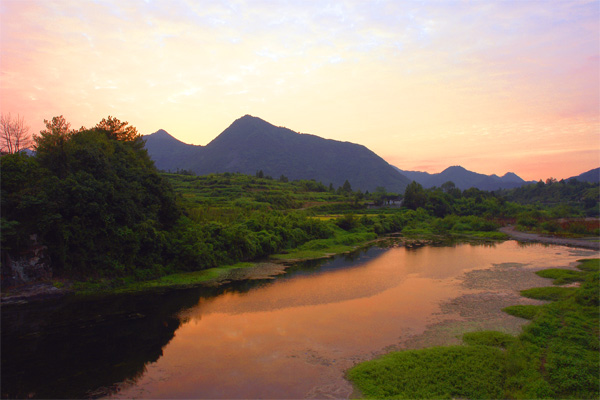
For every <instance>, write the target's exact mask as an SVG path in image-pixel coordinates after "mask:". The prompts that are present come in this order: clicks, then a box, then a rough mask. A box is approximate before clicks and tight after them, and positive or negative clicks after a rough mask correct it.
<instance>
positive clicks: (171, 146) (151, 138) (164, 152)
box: [144, 129, 203, 171]
mask: <svg viewBox="0 0 600 400" xmlns="http://www.w3.org/2000/svg"><path fill="white" fill-rule="evenodd" d="M144 139H145V140H146V150H148V154H149V155H150V157H151V158H152V159H153V160H154V164H155V165H156V167H157V168H158V169H162V170H165V171H176V170H177V169H187V170H189V169H190V167H191V164H192V161H193V159H194V158H195V157H197V156H198V154H201V153H202V150H203V147H202V146H194V145H191V144H186V143H183V142H182V141H180V140H177V139H175V138H174V137H173V136H171V135H169V134H168V133H167V131H165V130H163V129H160V130H158V131H156V132H154V133H153V134H151V135H146V136H144Z"/></svg>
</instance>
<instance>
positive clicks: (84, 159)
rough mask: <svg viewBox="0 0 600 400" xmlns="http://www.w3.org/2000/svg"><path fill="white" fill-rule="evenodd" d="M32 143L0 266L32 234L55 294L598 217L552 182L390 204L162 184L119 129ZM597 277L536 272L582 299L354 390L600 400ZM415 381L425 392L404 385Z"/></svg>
mask: <svg viewBox="0 0 600 400" xmlns="http://www.w3.org/2000/svg"><path fill="white" fill-rule="evenodd" d="M35 141H36V155H35V156H27V155H25V154H23V153H18V154H9V155H3V156H2V157H1V158H0V163H1V168H2V181H1V191H0V195H1V217H2V219H1V223H2V250H3V260H2V265H3V268H4V266H5V265H6V259H5V256H6V255H7V254H12V255H18V254H20V253H22V252H23V251H25V250H27V248H28V247H29V246H31V240H30V235H32V234H35V235H36V236H37V241H38V243H41V244H43V245H44V246H46V247H47V251H48V253H49V258H50V259H51V260H52V268H53V274H54V279H55V284H56V285H63V284H64V283H63V282H67V284H72V287H73V288H74V289H75V290H77V291H80V292H84V293H89V292H97V291H100V292H106V291H110V292H114V291H120V290H128V288H134V289H136V290H137V289H145V288H152V287H160V286H179V285H189V284H197V283H199V282H203V281H206V280H210V279H217V278H219V277H222V276H223V275H224V274H227V273H228V272H229V271H231V270H234V269H239V268H247V267H249V266H252V265H255V264H254V262H255V261H257V260H264V259H265V258H267V257H270V258H272V259H279V260H290V259H299V258H315V257H323V256H328V255H330V254H335V253H341V252H345V251H349V250H352V249H354V248H356V247H357V246H360V245H363V244H364V243H366V242H369V241H372V240H375V239H377V238H378V237H379V236H381V235H384V234H388V233H401V234H402V235H403V236H404V237H408V238H415V240H422V239H423V238H425V239H429V240H431V239H434V240H442V239H446V238H452V237H454V238H466V239H473V238H479V239H484V240H497V239H504V238H505V236H504V235H503V234H502V233H500V232H498V231H497V228H498V227H500V226H501V225H504V224H507V223H512V224H515V225H517V226H518V227H519V229H523V230H529V231H537V232H542V233H551V234H554V235H563V236H581V235H587V236H590V235H593V236H598V225H597V220H596V221H595V222H590V221H587V220H585V217H589V216H592V217H597V216H598V197H599V196H598V184H591V183H584V182H576V181H568V182H563V181H561V182H555V181H552V180H550V181H548V182H546V183H543V182H540V183H538V184H535V185H532V186H531V187H530V188H525V189H516V190H512V191H510V190H509V191H501V192H487V191H481V190H478V189H468V190H462V191H461V190H459V189H457V188H456V187H455V185H454V184H453V183H452V182H447V183H445V184H444V185H442V187H440V188H433V189H424V188H423V187H422V186H421V185H419V184H418V183H416V182H413V183H411V184H410V185H408V187H407V189H406V191H405V193H404V194H396V193H388V192H387V191H386V190H385V188H383V187H381V188H377V190H375V191H374V192H372V193H369V192H364V193H363V192H361V191H360V190H353V189H352V187H351V184H350V182H348V181H346V183H345V184H344V185H343V186H340V187H338V188H334V187H333V185H331V184H329V185H328V186H326V185H325V184H323V183H321V182H316V181H313V180H301V181H289V180H288V179H287V178H286V177H285V176H283V175H281V176H279V177H278V178H272V177H269V176H265V175H264V174H263V173H262V171H257V172H256V174H255V175H253V176H250V175H244V174H238V173H221V174H210V175H205V176H194V175H193V174H191V173H189V172H188V171H178V173H175V174H167V173H161V172H159V171H157V170H156V168H155V167H154V164H153V162H152V160H151V159H150V158H149V157H148V154H147V152H146V150H145V149H144V142H143V139H142V137H141V136H140V135H139V134H138V133H137V131H136V130H135V128H133V127H131V126H129V125H128V124H127V123H126V122H121V121H119V120H117V119H115V118H112V117H108V119H104V120H102V121H101V122H100V123H98V124H97V125H96V126H95V127H93V128H90V129H86V128H81V129H79V130H73V129H71V128H70V125H69V124H68V123H67V122H66V121H65V119H64V118H62V117H56V118H54V119H53V120H52V121H46V129H45V130H44V131H42V132H40V135H39V136H38V137H37V138H36V139H35ZM349 179H350V177H349ZM527 190H530V191H532V193H535V194H536V196H537V197H536V199H537V201H536V202H533V203H532V202H530V201H529V200H527V199H529V195H527V194H524V193H526V191H527ZM399 200H403V203H402V206H401V207H400V206H398V205H397V203H398V201H399ZM597 265H598V263H597V261H588V262H586V263H584V264H582V266H581V272H580V273H576V272H573V271H567V272H565V271H562V270H548V271H545V272H540V274H545V275H544V276H546V277H549V278H551V279H555V280H556V281H557V283H565V282H574V281H575V282H582V285H581V287H580V288H548V289H538V290H530V291H527V292H524V293H523V294H524V295H527V296H532V297H536V298H542V299H548V300H553V302H552V303H549V304H547V305H544V306H540V307H534V306H514V307H509V308H508V309H507V310H506V311H507V312H509V313H512V314H513V315H518V316H521V317H524V318H528V319H532V322H531V324H529V325H528V326H527V327H526V328H525V330H524V333H523V334H522V335H521V336H519V337H517V338H513V337H508V336H506V335H502V334H499V333H494V332H484V333H472V334H468V335H466V336H465V338H464V340H465V343H467V344H469V345H468V346H459V347H451V348H434V349H427V350H423V351H407V352H401V353H395V354H391V355H389V356H386V357H384V358H383V359H381V360H376V361H373V362H372V363H367V364H364V365H360V366H358V367H356V368H355V369H353V370H351V371H350V372H349V377H350V378H351V379H352V380H354V381H355V382H356V384H357V386H358V387H360V388H361V390H362V391H363V393H364V394H365V395H366V396H369V397H371V396H372V397H478V398H482V397H495V398H498V397H514V398H521V397H577V398H587V397H589V398H594V397H598V381H597V376H598V359H597V356H598V310H597V308H598V271H597ZM73 282H74V283H73ZM502 349H504V350H502ZM415 373H416V374H417V376H418V378H419V379H411V378H410V377H411V376H413V375H414V374H415ZM411 374H413V375H411ZM436 382H437V383H436ZM421 383H422V384H423V385H421Z"/></svg>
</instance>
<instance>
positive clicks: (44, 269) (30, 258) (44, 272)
mask: <svg viewBox="0 0 600 400" xmlns="http://www.w3.org/2000/svg"><path fill="white" fill-rule="evenodd" d="M30 239H31V244H30V246H29V247H28V248H27V249H26V250H25V251H22V252H20V253H18V254H11V253H8V252H4V253H3V254H2V288H7V287H13V286H19V285H26V284H30V283H33V282H43V281H48V280H50V279H51V278H52V266H51V264H50V257H49V256H48V248H47V247H46V246H43V245H40V244H38V243H37V235H31V236H30Z"/></svg>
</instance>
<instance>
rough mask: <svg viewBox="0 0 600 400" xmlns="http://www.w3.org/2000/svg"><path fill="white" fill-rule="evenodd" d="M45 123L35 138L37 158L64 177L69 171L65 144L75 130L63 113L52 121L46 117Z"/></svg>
mask: <svg viewBox="0 0 600 400" xmlns="http://www.w3.org/2000/svg"><path fill="white" fill-rule="evenodd" d="M44 123H45V124H46V129H44V130H42V131H40V134H39V135H37V136H35V137H34V138H33V140H34V142H35V145H34V148H35V151H36V152H37V158H38V159H39V160H40V162H41V163H42V164H43V165H45V166H46V167H47V168H48V169H50V170H51V171H52V172H53V173H55V174H56V175H58V177H60V178H63V177H64V176H65V175H66V173H67V172H66V171H67V156H66V154H65V144H66V143H67V141H68V140H69V139H70V138H71V137H72V136H73V134H75V131H74V130H72V129H71V124H70V123H68V122H67V120H66V119H65V117H63V116H62V115H61V116H60V117H54V118H52V120H51V121H48V120H47V119H45V120H44ZM82 129H83V128H82Z"/></svg>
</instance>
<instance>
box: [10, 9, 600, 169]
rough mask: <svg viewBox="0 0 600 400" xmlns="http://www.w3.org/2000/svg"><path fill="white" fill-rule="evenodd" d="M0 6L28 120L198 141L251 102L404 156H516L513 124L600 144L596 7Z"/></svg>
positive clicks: (273, 115)
mask: <svg viewBox="0 0 600 400" xmlns="http://www.w3.org/2000/svg"><path fill="white" fill-rule="evenodd" d="M0 18H1V21H0V22H1V23H0V30H1V31H0V46H1V49H2V59H1V62H0V72H1V78H2V79H1V83H0V85H1V86H0V101H1V102H2V108H3V110H4V109H6V110H7V111H11V112H13V113H17V112H18V113H20V114H21V115H25V116H26V118H27V120H28V123H29V124H30V125H31V126H32V127H34V129H38V128H41V125H42V121H43V119H44V118H46V119H47V118H50V117H52V116H54V115H58V114H64V115H65V116H66V117H67V118H68V119H70V120H71V121H72V122H73V125H75V126H77V125H86V124H88V125H89V124H94V123H95V122H97V121H98V120H100V119H101V118H102V117H105V116H106V115H107V114H108V113H112V114H117V116H118V117H120V118H123V119H126V120H129V121H130V122H132V123H134V124H135V125H136V126H137V127H138V128H139V129H140V130H141V131H142V132H152V131H154V130H156V129H158V127H163V128H167V129H168V130H169V131H171V132H172V133H173V134H175V135H176V136H178V137H179V138H180V139H182V140H184V141H186V142H191V143H197V144H205V143H207V142H208V141H210V140H211V139H212V138H213V137H214V136H215V135H216V134H218V133H219V132H220V131H221V130H222V129H224V128H225V127H226V126H227V125H228V124H229V123H230V122H231V121H233V119H235V118H237V117H239V116H240V115H243V114H246V113H251V114H254V115H257V116H260V117H262V118H265V119H267V120H270V121H272V122H274V123H275V124H277V125H286V126H289V127H290V128H293V129H295V130H301V131H303V132H311V133H315V134H318V135H321V136H325V137H331V138H335V139H340V140H350V141H354V142H359V143H362V144H365V145H367V146H368V147H369V148H371V149H373V150H374V151H376V152H377V153H379V154H381V155H383V156H384V157H386V158H388V159H397V160H399V161H400V162H399V164H401V160H402V159H405V160H406V159H409V158H410V159H414V160H415V161H414V162H415V163H418V158H419V157H420V158H421V159H425V158H427V157H428V154H429V153H432V152H433V153H435V154H438V155H439V157H440V158H445V159H448V160H454V161H448V163H452V164H455V163H460V162H461V161H460V159H458V158H459V156H460V157H463V156H464V157H466V156H465V154H466V153H465V151H464V148H465V146H466V147H469V149H470V150H469V151H471V152H477V151H479V152H493V153H494V154H495V153H498V154H500V153H499V151H500V150H499V149H501V151H502V152H503V153H502V154H504V155H505V156H506V158H510V157H513V156H512V154H516V152H515V153H513V152H514V151H515V149H514V148H512V149H511V147H510V146H509V145H508V143H510V144H511V145H512V146H519V145H522V144H519V140H518V138H519V137H520V136H519V135H523V133H522V132H527V134H528V135H531V136H535V135H539V134H540V133H539V132H545V135H546V136H545V137H546V138H548V137H550V138H552V140H553V143H555V146H558V148H560V147H561V146H563V144H565V143H568V144H569V145H570V147H569V149H571V148H572V147H573V146H572V145H571V144H572V143H574V142H576V141H575V140H573V139H569V138H572V137H573V132H574V129H575V130H577V129H579V130H580V131H579V132H580V133H578V134H577V135H576V137H577V141H579V142H578V143H586V145H589V143H594V145H595V146H596V147H600V146H598V143H597V135H598V133H599V132H598V129H599V125H598V124H599V121H598V110H599V109H600V100H599V97H600V94H599V93H600V82H599V74H598V70H599V51H598V49H599V48H600V40H599V39H598V38H599V37H600V29H599V25H600V23H599V20H600V13H599V7H598V3H597V1H556V2H553V3H552V4H551V6H550V5H548V4H547V3H545V2H538V1H511V2H463V1H448V2H439V1H420V2H399V1H391V0H390V1H383V0H382V1H376V2H364V1H358V0H356V1H344V2H333V3H323V2H321V1H299V0H297V1H288V2H285V3H283V2H278V1H269V0H258V1H249V0H248V1H202V2H197V1H192V0H179V1H134V0H132V1H127V2H122V1H118V0H113V1H103V0H99V1H94V2H81V1H78V0H60V1H51V0H29V1H14V0H3V1H2V2H0ZM564 121H576V122H573V123H572V125H570V124H569V123H565V122H564ZM536 126H543V127H544V128H543V129H542V130H541V131H540V130H539V129H535V127H536ZM575 126H577V128H575ZM518 127H521V128H523V129H525V127H526V129H531V130H529V131H527V130H519V128H518ZM516 132H520V133H516ZM505 143H506V144H507V145H503V144H505ZM534 143H536V145H539V146H542V147H543V146H544V144H543V143H541V139H540V140H538V141H537V142H535V141H525V145H527V146H532V145H533V144H534ZM580 147H581V146H580ZM498 157H501V155H498ZM421 164H422V163H421ZM400 166H402V165H400ZM557 168H558V167H557ZM554 175H558V174H554Z"/></svg>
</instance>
